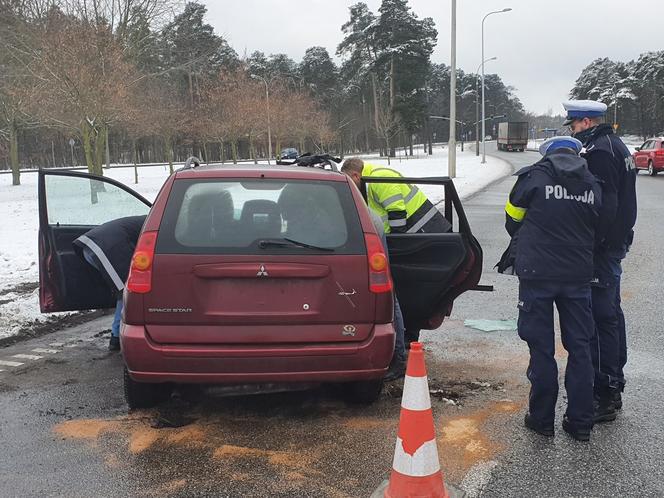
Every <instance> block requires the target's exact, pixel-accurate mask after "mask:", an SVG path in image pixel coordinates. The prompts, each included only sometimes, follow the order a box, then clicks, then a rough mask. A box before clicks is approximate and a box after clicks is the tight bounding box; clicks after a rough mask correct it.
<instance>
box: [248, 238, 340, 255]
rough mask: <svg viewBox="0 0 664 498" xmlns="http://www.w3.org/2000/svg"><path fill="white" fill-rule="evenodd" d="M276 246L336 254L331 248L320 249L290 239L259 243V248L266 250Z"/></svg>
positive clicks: (267, 240)
mask: <svg viewBox="0 0 664 498" xmlns="http://www.w3.org/2000/svg"><path fill="white" fill-rule="evenodd" d="M270 246H273V247H274V246H276V247H288V246H298V247H304V248H306V249H315V250H316V251H329V252H334V249H333V248H331V247H320V246H315V245H312V244H307V243H306V242H300V241H299V240H293V239H289V238H287V237H284V238H283V239H265V240H260V241H259V242H258V247H260V248H261V249H265V248H266V247H270Z"/></svg>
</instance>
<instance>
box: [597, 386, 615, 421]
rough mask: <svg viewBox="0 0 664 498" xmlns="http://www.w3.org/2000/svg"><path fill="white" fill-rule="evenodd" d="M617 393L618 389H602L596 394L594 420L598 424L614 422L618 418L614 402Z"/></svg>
mask: <svg viewBox="0 0 664 498" xmlns="http://www.w3.org/2000/svg"><path fill="white" fill-rule="evenodd" d="M617 391H618V390H617V389H612V388H602V389H600V390H598V391H597V392H596V393H595V399H594V400H593V405H594V408H595V416H594V419H593V420H594V422H595V423H596V424H597V423H600V422H612V421H614V420H615V419H616V417H617V416H618V414H617V413H616V405H615V402H614V396H615V393H616V392H617Z"/></svg>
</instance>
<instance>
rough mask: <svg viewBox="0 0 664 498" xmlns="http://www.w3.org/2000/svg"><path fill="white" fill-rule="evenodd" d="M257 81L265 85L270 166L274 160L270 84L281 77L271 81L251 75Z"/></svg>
mask: <svg viewBox="0 0 664 498" xmlns="http://www.w3.org/2000/svg"><path fill="white" fill-rule="evenodd" d="M250 76H251V77H252V78H253V79H255V80H261V81H262V82H263V83H265V107H266V109H267V163H268V164H270V159H271V158H272V131H271V129H270V83H272V81H273V80H274V79H276V78H277V77H278V76H279V75H275V76H272V78H270V79H269V80H268V79H266V78H264V77H263V76H260V75H258V74H251V75H250Z"/></svg>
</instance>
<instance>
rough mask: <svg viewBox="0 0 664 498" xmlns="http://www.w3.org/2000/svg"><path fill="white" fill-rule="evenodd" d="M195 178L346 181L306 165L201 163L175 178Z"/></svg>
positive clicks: (344, 177)
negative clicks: (208, 164)
mask: <svg viewBox="0 0 664 498" xmlns="http://www.w3.org/2000/svg"><path fill="white" fill-rule="evenodd" d="M196 178H278V179H288V180H316V181H326V182H347V181H348V178H347V177H346V175H344V174H343V173H339V172H336V171H330V170H326V169H322V168H314V167H306V166H266V165H260V164H251V165H246V164H243V165H229V166H225V165H222V164H219V165H217V164H215V165H210V166H207V165H205V166H204V165H201V166H199V167H197V168H191V169H181V170H179V171H178V172H177V173H176V179H178V180H179V179H196Z"/></svg>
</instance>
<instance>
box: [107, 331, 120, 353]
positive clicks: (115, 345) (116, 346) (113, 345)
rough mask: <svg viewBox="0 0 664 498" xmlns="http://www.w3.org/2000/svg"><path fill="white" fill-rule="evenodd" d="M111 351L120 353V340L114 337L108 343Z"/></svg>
mask: <svg viewBox="0 0 664 498" xmlns="http://www.w3.org/2000/svg"><path fill="white" fill-rule="evenodd" d="M108 350H109V351H120V338H119V337H116V336H114V335H112V336H111V340H110V341H109V343H108Z"/></svg>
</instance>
